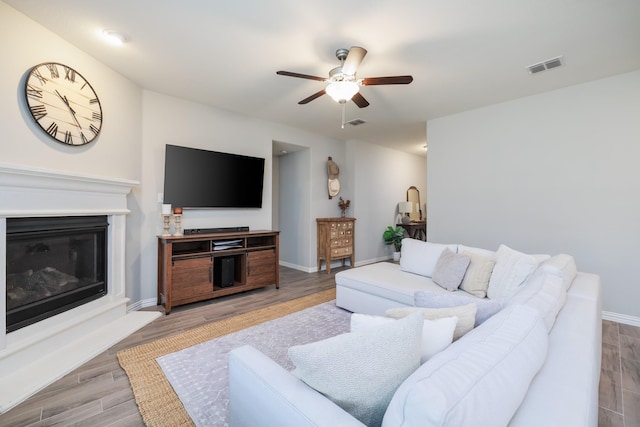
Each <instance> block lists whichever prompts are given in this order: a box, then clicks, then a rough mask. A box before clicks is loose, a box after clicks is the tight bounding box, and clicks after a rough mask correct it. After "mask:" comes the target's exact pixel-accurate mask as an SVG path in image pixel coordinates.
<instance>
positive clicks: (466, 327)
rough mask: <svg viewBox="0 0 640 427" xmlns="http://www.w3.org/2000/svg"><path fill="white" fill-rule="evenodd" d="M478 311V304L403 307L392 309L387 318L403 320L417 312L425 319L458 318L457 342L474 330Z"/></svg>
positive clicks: (387, 313) (454, 334) (455, 337)
mask: <svg viewBox="0 0 640 427" xmlns="http://www.w3.org/2000/svg"><path fill="white" fill-rule="evenodd" d="M477 310H478V305H477V304H467V305H462V306H459V307H447V308H422V307H402V308H390V309H388V310H387V311H386V312H385V314H386V315H387V317H393V318H394V319H402V318H403V317H405V316H408V315H410V314H413V313H415V312H416V311H417V312H420V313H422V315H423V316H424V318H425V319H428V320H433V319H441V318H443V317H451V316H455V317H457V318H458V323H457V324H456V329H455V330H454V331H453V340H454V341H455V340H457V339H458V338H460V337H461V336H463V335H464V334H466V333H467V332H469V331H470V330H472V329H473V325H474V324H475V322H476V311H477Z"/></svg>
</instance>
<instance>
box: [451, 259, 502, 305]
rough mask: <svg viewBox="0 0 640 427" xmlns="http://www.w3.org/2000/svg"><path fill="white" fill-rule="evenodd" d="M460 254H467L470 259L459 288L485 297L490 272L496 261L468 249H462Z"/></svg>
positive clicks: (479, 296)
mask: <svg viewBox="0 0 640 427" xmlns="http://www.w3.org/2000/svg"><path fill="white" fill-rule="evenodd" d="M462 254H463V255H466V256H468V257H469V259H470V261H469V267H468V268H467V271H466V273H465V274H464V278H463V279H462V283H461V284H460V289H462V290H463V291H465V292H468V293H470V294H471V295H473V296H476V297H478V298H484V297H486V296H487V289H488V288H489V279H491V272H492V271H493V267H494V266H495V265H496V261H495V260H494V259H492V258H489V257H486V256H483V255H478V254H476V253H473V252H469V251H464V252H462Z"/></svg>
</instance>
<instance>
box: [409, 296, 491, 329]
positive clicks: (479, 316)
mask: <svg viewBox="0 0 640 427" xmlns="http://www.w3.org/2000/svg"><path fill="white" fill-rule="evenodd" d="M472 303H473V304H476V305H477V307H478V310H477V312H476V321H475V326H479V325H480V324H482V323H483V322H484V321H485V320H487V319H488V318H489V317H491V316H493V315H494V314H496V313H497V312H498V311H500V309H501V308H502V304H500V302H499V301H496V300H491V299H488V298H477V297H474V296H472V295H468V294H465V293H464V292H452V293H450V294H442V293H439V292H432V291H415V292H414V293H413V305H415V306H416V307H426V308H446V307H459V306H461V305H467V304H472Z"/></svg>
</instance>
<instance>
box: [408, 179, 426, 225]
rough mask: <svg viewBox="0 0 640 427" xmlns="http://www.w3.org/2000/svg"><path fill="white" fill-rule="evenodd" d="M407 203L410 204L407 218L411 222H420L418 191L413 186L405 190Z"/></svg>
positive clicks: (420, 212)
mask: <svg viewBox="0 0 640 427" xmlns="http://www.w3.org/2000/svg"><path fill="white" fill-rule="evenodd" d="M407 202H411V204H412V206H411V207H412V209H411V212H409V218H410V219H411V221H421V220H422V211H421V208H420V191H418V189H417V188H416V187H415V186H413V185H412V186H411V187H409V189H408V190H407Z"/></svg>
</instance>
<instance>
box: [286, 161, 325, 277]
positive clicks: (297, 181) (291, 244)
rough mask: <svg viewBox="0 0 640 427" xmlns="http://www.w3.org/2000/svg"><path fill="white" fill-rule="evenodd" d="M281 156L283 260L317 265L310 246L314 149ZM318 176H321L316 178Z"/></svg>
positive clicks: (297, 265) (291, 264)
mask: <svg viewBox="0 0 640 427" xmlns="http://www.w3.org/2000/svg"><path fill="white" fill-rule="evenodd" d="M279 160H280V182H279V185H280V189H279V190H280V208H279V215H280V219H279V223H280V262H281V263H282V264H283V265H287V266H289V267H292V268H297V269H300V270H308V269H310V267H311V266H312V265H313V262H314V261H312V260H311V259H310V253H309V249H308V248H309V246H311V244H310V240H311V234H312V233H311V232H310V231H309V223H310V222H313V217H312V216H311V182H312V177H311V150H310V149H304V150H300V151H295V152H293V153H289V154H287V155H286V156H281V157H279ZM316 179H317V178H316Z"/></svg>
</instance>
